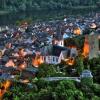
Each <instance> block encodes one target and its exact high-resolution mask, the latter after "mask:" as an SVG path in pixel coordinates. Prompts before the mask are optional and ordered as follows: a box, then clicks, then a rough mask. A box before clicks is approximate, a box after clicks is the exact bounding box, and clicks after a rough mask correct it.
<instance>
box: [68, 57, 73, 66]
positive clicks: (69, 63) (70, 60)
mask: <svg viewBox="0 0 100 100" xmlns="http://www.w3.org/2000/svg"><path fill="white" fill-rule="evenodd" d="M66 63H67V64H68V65H70V66H72V65H74V63H75V60H74V59H73V58H69V59H67V60H66Z"/></svg>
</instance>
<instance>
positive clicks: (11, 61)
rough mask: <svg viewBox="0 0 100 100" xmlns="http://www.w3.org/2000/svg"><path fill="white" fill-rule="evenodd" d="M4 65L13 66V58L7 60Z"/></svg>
mask: <svg viewBox="0 0 100 100" xmlns="http://www.w3.org/2000/svg"><path fill="white" fill-rule="evenodd" d="M5 66H6V67H15V64H14V62H13V60H12V59H11V60H9V61H8V62H7V63H6V64H5Z"/></svg>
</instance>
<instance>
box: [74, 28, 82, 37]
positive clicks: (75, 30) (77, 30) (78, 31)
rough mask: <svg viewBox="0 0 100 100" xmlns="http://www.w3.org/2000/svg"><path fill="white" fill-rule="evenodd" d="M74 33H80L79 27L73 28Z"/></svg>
mask: <svg viewBox="0 0 100 100" xmlns="http://www.w3.org/2000/svg"><path fill="white" fill-rule="evenodd" d="M73 32H74V34H76V35H80V34H81V29H80V28H79V27H78V28H76V29H74V31H73Z"/></svg>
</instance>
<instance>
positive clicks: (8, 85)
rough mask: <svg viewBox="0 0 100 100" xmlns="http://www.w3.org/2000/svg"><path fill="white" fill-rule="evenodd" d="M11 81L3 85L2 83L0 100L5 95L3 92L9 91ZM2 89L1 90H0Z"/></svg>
mask: <svg viewBox="0 0 100 100" xmlns="http://www.w3.org/2000/svg"><path fill="white" fill-rule="evenodd" d="M11 83H12V82H11V81H10V80H7V81H5V82H4V83H2V86H1V89H0V100H1V98H2V97H3V95H4V94H5V92H6V91H7V90H8V89H9V87H10V86H11ZM2 87H3V89H2Z"/></svg>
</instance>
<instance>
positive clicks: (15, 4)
mask: <svg viewBox="0 0 100 100" xmlns="http://www.w3.org/2000/svg"><path fill="white" fill-rule="evenodd" d="M98 1H100V0H0V8H1V9H9V10H13V11H17V10H18V11H19V10H21V11H26V10H29V9H33V10H40V9H50V10H53V9H66V8H70V7H74V6H91V5H96V4H97V2H98Z"/></svg>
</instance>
